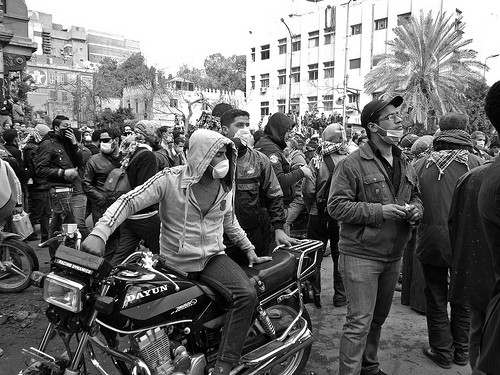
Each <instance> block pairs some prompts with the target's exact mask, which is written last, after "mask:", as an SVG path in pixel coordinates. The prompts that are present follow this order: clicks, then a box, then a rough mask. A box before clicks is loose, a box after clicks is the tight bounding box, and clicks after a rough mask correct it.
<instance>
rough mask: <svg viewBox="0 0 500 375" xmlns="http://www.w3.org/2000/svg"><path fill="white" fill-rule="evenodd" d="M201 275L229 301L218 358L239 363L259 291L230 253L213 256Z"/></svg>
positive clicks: (202, 279) (200, 276)
mask: <svg viewBox="0 0 500 375" xmlns="http://www.w3.org/2000/svg"><path fill="white" fill-rule="evenodd" d="M198 276H199V280H200V281H202V282H204V283H206V284H207V285H209V286H210V287H212V288H213V289H214V290H216V291H217V292H218V293H220V294H221V295H222V296H223V297H224V299H225V300H226V301H227V302H228V303H229V311H228V312H227V314H226V319H225V321H224V328H223V330H222V338H221V344H220V347H219V352H218V353H217V359H218V360H220V361H224V362H229V363H237V362H238V361H239V360H240V356H241V350H242V349H243V345H244V343H245V338H246V336H247V333H248V329H249V328H250V324H251V323H252V319H253V312H254V309H255V306H256V305H257V291H256V290H255V288H254V286H253V285H252V283H251V282H250V280H249V278H248V276H247V275H246V273H245V272H244V271H243V269H242V268H241V267H239V266H238V265H237V264H236V263H234V262H233V261H232V260H231V259H230V258H229V257H228V256H227V255H217V256H214V257H212V258H211V259H210V260H209V262H208V263H207V265H206V266H205V268H204V269H203V271H201V272H200V273H198Z"/></svg>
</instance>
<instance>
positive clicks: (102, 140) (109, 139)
mask: <svg viewBox="0 0 500 375" xmlns="http://www.w3.org/2000/svg"><path fill="white" fill-rule="evenodd" d="M99 141H101V143H109V142H111V141H112V139H111V138H101V139H99Z"/></svg>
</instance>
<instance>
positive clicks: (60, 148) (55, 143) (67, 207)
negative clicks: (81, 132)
mask: <svg viewBox="0 0 500 375" xmlns="http://www.w3.org/2000/svg"><path fill="white" fill-rule="evenodd" d="M52 129H53V130H52V131H51V132H48V133H47V134H46V135H45V137H44V138H43V139H42V142H41V143H40V146H39V148H38V155H37V158H36V160H35V172H36V174H37V175H39V176H40V177H45V178H47V181H48V182H49V183H50V197H51V205H52V220H51V222H50V227H49V238H52V237H53V236H54V232H56V231H60V230H61V226H62V224H63V223H74V222H75V218H74V215H73V208H72V204H71V196H72V192H73V187H74V184H81V183H82V181H81V179H80V178H79V176H78V170H77V168H78V167H79V166H81V165H83V153H82V149H83V146H78V144H77V141H76V138H75V135H74V133H73V130H72V129H71V122H70V120H69V118H67V117H66V116H62V115H58V116H56V117H55V118H54V120H53V121H52ZM80 189H81V188H80ZM57 246H58V243H57V242H52V243H51V244H50V245H49V254H50V258H51V259H54V256H55V252H56V250H57Z"/></svg>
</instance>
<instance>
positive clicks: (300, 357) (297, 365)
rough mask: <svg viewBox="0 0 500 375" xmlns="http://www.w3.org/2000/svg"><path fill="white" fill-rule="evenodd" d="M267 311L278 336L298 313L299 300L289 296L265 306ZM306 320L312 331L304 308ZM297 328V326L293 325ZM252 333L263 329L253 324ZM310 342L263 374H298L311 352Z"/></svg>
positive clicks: (260, 332) (258, 332) (257, 332)
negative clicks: (277, 302) (279, 301)
mask: <svg viewBox="0 0 500 375" xmlns="http://www.w3.org/2000/svg"><path fill="white" fill-rule="evenodd" d="M267 312H268V314H269V317H270V319H271V322H272V323H273V326H274V328H275V330H276V335H277V336H279V335H280V334H281V333H283V332H284V330H285V329H286V328H287V327H288V326H289V324H291V322H292V321H293V319H294V318H295V317H296V316H297V315H298V313H299V301H298V300H297V298H290V299H288V300H284V301H283V302H281V303H279V304H276V305H271V306H267ZM302 316H303V317H304V319H305V320H306V321H307V326H308V328H309V329H310V330H311V331H312V324H311V318H310V317H309V313H308V311H307V310H306V309H305V308H304V312H303V314H302ZM295 328H298V327H295ZM253 333H254V334H262V333H263V331H262V329H261V328H259V326H258V325H256V326H254V330H253ZM311 349H312V344H311V345H308V346H306V347H304V348H302V349H301V350H299V351H298V352H296V353H295V354H293V355H292V356H290V357H289V358H287V359H286V360H284V361H282V362H280V363H279V364H277V365H275V366H274V367H273V368H271V369H269V370H267V371H266V372H265V373H264V374H265V375H300V374H301V373H302V371H303V370H304V368H305V366H306V363H307V361H308V360H309V356H310V354H311Z"/></svg>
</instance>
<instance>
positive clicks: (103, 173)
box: [83, 152, 121, 207]
mask: <svg viewBox="0 0 500 375" xmlns="http://www.w3.org/2000/svg"><path fill="white" fill-rule="evenodd" d="M120 159H121V158H120V157H116V158H114V157H112V156H111V155H104V154H103V153H101V152H100V153H98V154H96V155H92V157H91V158H90V159H89V161H88V162H87V164H86V165H85V172H84V174H83V192H84V193H85V195H86V196H87V197H88V198H89V199H90V201H91V202H92V203H93V204H96V205H97V206H99V207H104V206H106V202H107V201H106V196H105V195H104V183H105V182H106V179H107V177H108V175H109V172H111V171H112V170H113V169H115V168H119V167H120Z"/></svg>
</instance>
